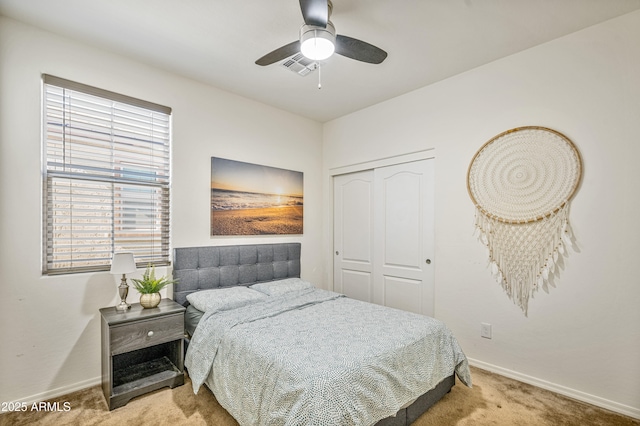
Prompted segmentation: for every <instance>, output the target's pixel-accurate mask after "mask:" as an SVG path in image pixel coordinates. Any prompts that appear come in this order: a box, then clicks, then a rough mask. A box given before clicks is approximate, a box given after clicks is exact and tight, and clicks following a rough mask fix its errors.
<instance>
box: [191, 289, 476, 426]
mask: <svg viewBox="0 0 640 426" xmlns="http://www.w3.org/2000/svg"><path fill="white" fill-rule="evenodd" d="M185 365H186V366H187V368H188V371H189V376H190V377H191V380H192V383H193V390H194V392H196V393H197V392H198V389H199V388H200V386H201V385H202V384H203V383H205V382H206V383H207V385H208V386H209V387H210V388H211V390H212V391H213V393H214V394H215V396H216V398H217V400H218V402H219V403H220V404H221V405H222V406H223V407H224V408H225V409H227V411H229V413H230V414H231V415H232V416H233V417H234V418H235V419H236V420H237V421H238V422H239V423H240V424H241V425H278V426H281V425H305V426H306V425H372V424H374V423H376V422H377V421H379V420H381V419H383V418H386V417H389V416H391V415H394V414H395V413H396V412H397V411H398V410H399V409H400V408H402V407H403V406H405V405H406V404H408V403H410V402H412V401H413V400H414V399H415V398H417V397H418V396H420V395H422V394H424V393H425V392H427V391H429V390H431V389H433V388H434V387H435V386H436V385H437V384H438V383H439V382H440V381H441V380H443V379H444V378H446V377H448V376H450V375H451V374H452V373H453V371H455V372H456V374H457V376H458V378H459V379H460V380H461V381H462V382H463V383H464V384H466V385H467V386H471V376H470V373H469V366H468V363H467V359H466V357H465V355H464V353H463V352H462V350H461V349H460V346H459V345H458V343H457V341H456V339H455V337H453V335H452V334H451V332H450V331H449V330H448V329H447V328H446V326H445V325H444V324H443V323H442V322H440V321H438V320H435V319H433V318H430V317H425V316H422V315H417V314H413V313H409V312H404V311H399V310H395V309H390V308H386V307H383V306H379V305H374V304H370V303H365V302H360V301H357V300H353V299H348V298H346V297H343V296H342V295H339V294H337V293H333V292H329V291H325V290H320V289H307V290H302V291H295V292H292V293H288V294H286V295H283V296H272V297H270V298H269V299H268V300H267V301H264V302H258V303H256V304H253V305H249V306H245V307H242V308H238V309H233V310H230V311H224V312H218V313H205V315H204V316H203V317H202V319H201V320H200V323H199V325H198V327H197V328H196V331H195V332H194V335H193V338H192V339H191V343H190V345H189V350H188V351H187V355H186V359H185Z"/></svg>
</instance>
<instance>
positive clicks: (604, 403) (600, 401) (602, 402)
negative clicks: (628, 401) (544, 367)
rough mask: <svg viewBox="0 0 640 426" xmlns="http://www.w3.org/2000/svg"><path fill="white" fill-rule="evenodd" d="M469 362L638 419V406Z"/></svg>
mask: <svg viewBox="0 0 640 426" xmlns="http://www.w3.org/2000/svg"><path fill="white" fill-rule="evenodd" d="M468 361H469V364H470V365H472V366H474V367H478V368H481V369H483V370H487V371H490V372H492V373H496V374H499V375H501V376H505V377H508V378H510V379H514V380H517V381H519V382H523V383H527V384H530V385H533V386H536V387H539V388H542V389H546V390H548V391H551V392H555V393H559V394H560V395H564V396H568V397H569V398H573V399H577V400H578V401H582V402H586V403H588V404H591V405H595V406H596V407H600V408H604V409H606V410H610V411H614V412H616V413H620V414H624V415H625V416H629V417H633V418H636V419H640V408H636V407H631V406H629V405H624V404H620V403H618V402H615V401H610V400H608V399H604V398H600V397H599V396H595V395H590V394H588V393H585V392H581V391H579V390H575V389H571V388H568V387H565V386H562V385H558V384H555V383H551V382H547V381H546V380H541V379H538V378H536V377H531V376H527V375H526V374H522V373H518V372H517V371H512V370H508V369H506V368H502V367H498V366H496V365H492V364H488V363H486V362H482V361H478V360H477V359H471V358H469V359H468Z"/></svg>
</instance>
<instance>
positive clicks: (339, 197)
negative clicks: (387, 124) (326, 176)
mask: <svg viewBox="0 0 640 426" xmlns="http://www.w3.org/2000/svg"><path fill="white" fill-rule="evenodd" d="M434 161H435V160H434V159H433V158H429V159H422V160H418V161H411V162H404V163H399V164H392V165H386V166H380V167H375V168H372V169H369V170H362V171H355V172H351V173H344V174H338V175H334V176H333V196H334V203H333V208H334V217H333V226H334V235H333V242H334V262H333V265H334V273H333V280H334V290H335V291H337V292H339V293H344V294H346V295H347V296H348V297H351V298H354V299H359V300H364V301H367V302H373V303H378V304H381V305H385V306H390V307H393V308H398V309H403V310H407V311H411V312H416V313H421V314H424V315H429V316H433V314H434V312H433V311H434V263H433V260H434V259H433V256H434V208H433V204H434Z"/></svg>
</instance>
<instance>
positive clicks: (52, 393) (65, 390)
mask: <svg viewBox="0 0 640 426" xmlns="http://www.w3.org/2000/svg"><path fill="white" fill-rule="evenodd" d="M100 383H102V377H101V376H98V377H95V378H93V379H88V380H83V381H81V382H78V383H73V384H71V385H67V386H62V387H59V388H56V389H51V390H48V391H46V392H42V393H39V394H36V395H31V396H28V397H26V398H22V399H20V400H17V401H15V402H21V403H25V404H28V405H31V404H33V403H34V402H41V401H46V400H49V399H53V398H58V397H60V396H64V395H68V394H70V393H72V392H76V391H79V390H82V389H86V388H90V387H92V386H95V385H99V384H100ZM62 402H65V401H62Z"/></svg>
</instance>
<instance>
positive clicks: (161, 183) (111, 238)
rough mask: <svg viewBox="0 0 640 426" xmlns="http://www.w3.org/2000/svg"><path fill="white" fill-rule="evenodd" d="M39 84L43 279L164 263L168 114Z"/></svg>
mask: <svg viewBox="0 0 640 426" xmlns="http://www.w3.org/2000/svg"><path fill="white" fill-rule="evenodd" d="M43 78H44V92H43V94H44V96H43V97H44V114H43V121H44V123H43V125H44V130H43V135H44V144H43V145H44V149H43V151H44V216H45V217H44V232H43V234H44V254H43V270H44V273H47V274H56V273H71V272H85V271H98V270H108V269H109V267H110V265H111V258H112V255H113V253H116V252H120V251H131V252H133V253H134V256H135V259H136V262H137V263H138V264H139V265H140V266H146V265H147V264H148V263H153V264H156V265H162V264H167V263H169V170H170V167H169V157H170V156H169V153H170V150H169V143H170V135H171V131H170V124H171V109H170V108H167V107H163V106H160V105H156V104H152V103H149V102H145V101H141V100H138V99H133V98H129V97H126V96H123V95H119V94H116V93H112V92H108V91H104V90H100V89H96V88H94V87H90V86H85V85H82V84H79V83H74V82H72V81H68V80H64V79H61V78H58V77H53V76H49V75H44V76H43Z"/></svg>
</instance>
